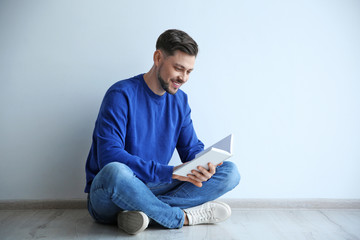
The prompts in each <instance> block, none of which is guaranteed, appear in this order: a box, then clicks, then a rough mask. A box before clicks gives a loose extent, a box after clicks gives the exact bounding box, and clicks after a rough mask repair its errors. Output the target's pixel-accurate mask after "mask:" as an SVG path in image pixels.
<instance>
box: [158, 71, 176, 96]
mask: <svg viewBox="0 0 360 240" xmlns="http://www.w3.org/2000/svg"><path fill="white" fill-rule="evenodd" d="M161 68H162V66H160V67H159V70H158V72H157V79H158V81H159V83H160V85H161V87H162V89H164V90H165V91H166V92H167V93H170V94H171V95H174V94H175V93H176V92H177V89H176V90H175V91H174V90H171V89H170V83H169V82H166V81H165V80H164V79H163V78H162V77H161V75H160V71H161Z"/></svg>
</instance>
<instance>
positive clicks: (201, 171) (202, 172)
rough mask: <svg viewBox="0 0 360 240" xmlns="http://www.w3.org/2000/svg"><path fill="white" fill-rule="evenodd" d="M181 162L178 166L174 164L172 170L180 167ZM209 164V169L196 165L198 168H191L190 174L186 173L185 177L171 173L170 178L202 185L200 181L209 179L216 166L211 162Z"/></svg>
mask: <svg viewBox="0 0 360 240" xmlns="http://www.w3.org/2000/svg"><path fill="white" fill-rule="evenodd" d="M221 164H222V163H220V164H219V165H217V166H220V165H221ZM182 165H183V164H181V165H179V166H175V167H174V171H175V170H176V169H178V168H179V167H181V166H182ZM208 166H209V170H206V169H205V168H203V167H201V166H198V167H197V169H198V170H195V169H194V170H192V171H191V173H192V174H188V175H187V177H184V176H180V175H176V174H173V175H172V178H173V179H177V180H179V181H183V182H191V183H192V184H194V185H195V186H197V187H202V182H206V181H207V180H209V179H210V178H211V177H212V176H213V175H214V174H215V172H216V166H215V165H213V164H212V163H210V162H209V163H208Z"/></svg>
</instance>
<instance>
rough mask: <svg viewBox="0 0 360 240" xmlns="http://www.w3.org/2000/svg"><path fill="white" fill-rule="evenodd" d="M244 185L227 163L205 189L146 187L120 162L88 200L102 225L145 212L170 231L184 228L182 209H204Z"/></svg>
mask: <svg viewBox="0 0 360 240" xmlns="http://www.w3.org/2000/svg"><path fill="white" fill-rule="evenodd" d="M239 181H240V175H239V172H238V170H237V167H236V166H235V164H234V163H232V162H228V161H226V162H224V163H223V165H221V166H219V167H217V168H216V173H215V174H214V175H213V177H212V178H210V179H209V180H208V181H207V182H203V186H202V187H201V188H199V187H196V186H195V185H193V184H192V183H189V182H181V181H178V180H173V181H172V183H156V184H155V183H148V184H145V183H143V182H142V181H141V180H140V179H138V178H137V177H136V176H135V175H134V173H133V172H132V171H131V169H130V168H129V167H128V166H126V165H124V164H122V163H118V162H113V163H109V164H107V165H106V166H105V167H104V168H103V169H102V170H101V171H100V172H99V173H98V174H97V175H96V177H95V178H94V180H93V182H92V184H91V188H90V193H89V199H88V210H89V213H90V215H91V216H92V217H93V218H94V219H95V220H96V221H98V222H101V223H116V221H117V214H118V213H119V212H120V211H123V210H129V211H142V212H144V213H145V214H146V215H147V216H148V217H149V218H150V219H152V220H154V221H155V222H157V223H158V224H160V225H162V226H164V227H166V228H181V227H182V226H183V224H184V220H185V218H184V212H183V210H182V209H186V208H190V207H194V206H197V205H201V204H203V203H205V202H209V201H212V200H214V199H217V198H218V197H220V196H222V195H223V194H225V193H226V192H228V191H230V190H232V189H233V188H235V187H236V186H237V185H238V183H239Z"/></svg>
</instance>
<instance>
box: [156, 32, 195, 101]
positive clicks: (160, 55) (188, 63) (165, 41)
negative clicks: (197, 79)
mask: <svg viewBox="0 0 360 240" xmlns="http://www.w3.org/2000/svg"><path fill="white" fill-rule="evenodd" d="M197 53H198V45H197V43H196V42H195V41H194V40H193V39H192V38H191V37H190V36H189V35H188V34H187V33H185V32H183V31H180V30H174V29H171V30H167V31H165V32H164V33H163V34H161V35H160V36H159V38H158V40H157V42H156V51H155V53H154V67H155V71H156V79H157V81H158V83H157V84H158V86H159V89H160V90H159V92H158V94H160V95H161V94H163V93H165V92H168V93H170V94H175V93H176V92H177V90H178V89H179V88H180V87H181V85H182V84H184V83H186V82H187V80H188V79H189V74H190V73H191V71H192V70H193V68H194V64H195V58H196V56H197Z"/></svg>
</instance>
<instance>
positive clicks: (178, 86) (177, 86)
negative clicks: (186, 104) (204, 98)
mask: <svg viewBox="0 0 360 240" xmlns="http://www.w3.org/2000/svg"><path fill="white" fill-rule="evenodd" d="M172 83H173V86H174V87H175V88H180V87H181V83H179V82H177V81H172Z"/></svg>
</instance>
